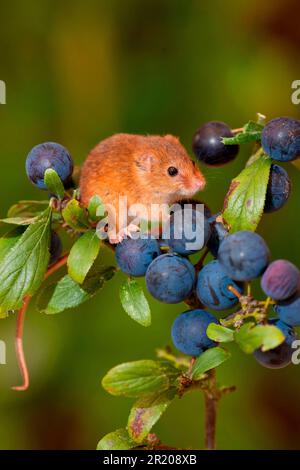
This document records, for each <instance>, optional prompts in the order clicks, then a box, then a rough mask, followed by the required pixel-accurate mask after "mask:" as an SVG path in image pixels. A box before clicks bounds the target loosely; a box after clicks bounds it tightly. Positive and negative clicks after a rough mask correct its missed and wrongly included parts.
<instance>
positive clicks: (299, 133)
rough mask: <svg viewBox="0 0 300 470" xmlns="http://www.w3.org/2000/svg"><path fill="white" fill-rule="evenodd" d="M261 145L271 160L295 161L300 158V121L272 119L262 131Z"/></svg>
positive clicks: (287, 118) (286, 118)
mask: <svg viewBox="0 0 300 470" xmlns="http://www.w3.org/2000/svg"><path fill="white" fill-rule="evenodd" d="M261 144H262V147H263V149H264V151H265V152H266V153H267V154H268V155H270V157H271V158H273V160H278V161H280V162H287V161H290V160H295V158H297V157H299V156H300V121H298V120H297V119H292V118H289V117H279V118H276V119H272V121H270V122H268V123H267V124H266V126H265V127H264V129H263V131H262V134H261Z"/></svg>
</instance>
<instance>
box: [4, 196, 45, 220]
mask: <svg viewBox="0 0 300 470" xmlns="http://www.w3.org/2000/svg"><path fill="white" fill-rule="evenodd" d="M44 206H49V200H45V201H31V200H29V201H19V202H17V203H16V204H14V205H13V206H11V208H10V209H9V210H8V213H7V217H8V218H14V217H16V218H18V217H22V218H27V219H30V218H33V217H36V216H37V215H40V214H41V213H42V211H43V210H44V209H45V207H44Z"/></svg>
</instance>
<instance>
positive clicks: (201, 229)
mask: <svg viewBox="0 0 300 470" xmlns="http://www.w3.org/2000/svg"><path fill="white" fill-rule="evenodd" d="M210 234H211V229H210V224H209V221H208V218H207V217H206V215H205V209H204V211H203V213H201V212H200V211H197V209H196V208H194V209H192V208H188V207H187V206H186V205H185V206H183V208H182V209H178V210H175V212H174V213H173V214H172V215H171V218H170V233H169V234H168V237H166V240H165V243H166V245H167V246H168V247H169V248H170V250H171V251H173V252H175V253H178V254H180V255H191V254H192V253H196V252H197V251H199V250H201V249H202V248H203V246H204V245H205V244H206V243H207V241H208V239H209V237H210ZM191 244H192V246H191Z"/></svg>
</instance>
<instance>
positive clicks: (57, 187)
mask: <svg viewBox="0 0 300 470" xmlns="http://www.w3.org/2000/svg"><path fill="white" fill-rule="evenodd" d="M44 181H45V185H46V186H47V188H48V189H49V191H50V193H53V194H55V196H57V197H58V198H59V199H63V197H64V195H65V188H64V185H63V184H62V181H61V179H60V177H59V176H58V174H57V173H56V171H55V170H53V169H52V168H48V169H47V170H46V171H45V173H44Z"/></svg>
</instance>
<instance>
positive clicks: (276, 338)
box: [234, 322, 285, 354]
mask: <svg viewBox="0 0 300 470" xmlns="http://www.w3.org/2000/svg"><path fill="white" fill-rule="evenodd" d="M234 336H235V341H236V342H237V344H238V345H239V346H240V348H241V349H242V350H243V351H244V352H245V353H246V354H252V353H253V352H254V351H255V350H256V349H258V348H261V349H262V350H263V351H268V350H269V349H274V348H276V347H277V346H279V345H280V344H281V343H282V342H283V341H284V339H285V337H284V334H283V333H282V331H281V330H280V329H279V328H277V327H276V326H275V325H256V326H255V323H253V322H249V323H245V324H244V325H242V326H241V328H240V329H239V330H236V332H235V335H234Z"/></svg>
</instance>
